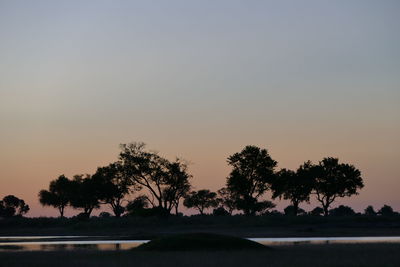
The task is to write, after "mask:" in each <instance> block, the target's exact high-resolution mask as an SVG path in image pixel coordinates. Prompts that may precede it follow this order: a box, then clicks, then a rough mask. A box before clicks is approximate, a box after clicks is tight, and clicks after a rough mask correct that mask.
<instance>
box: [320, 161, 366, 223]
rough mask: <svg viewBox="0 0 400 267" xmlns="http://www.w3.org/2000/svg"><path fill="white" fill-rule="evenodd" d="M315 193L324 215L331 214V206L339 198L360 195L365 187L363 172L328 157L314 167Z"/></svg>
mask: <svg viewBox="0 0 400 267" xmlns="http://www.w3.org/2000/svg"><path fill="white" fill-rule="evenodd" d="M314 171H315V182H314V190H313V191H314V193H315V194H316V196H317V200H318V201H319V202H320V203H321V205H322V209H323V210H324V215H325V216H327V215H328V213H329V206H330V205H331V204H332V203H333V202H334V201H335V200H336V198H338V197H349V196H352V195H356V194H358V190H359V189H361V188H363V187H364V184H363V179H362V177H361V172H360V171H359V170H358V169H356V168H355V167H354V166H353V165H350V164H345V163H339V159H337V158H331V157H327V158H324V159H323V160H322V161H320V162H319V164H318V165H316V166H315V167H314Z"/></svg>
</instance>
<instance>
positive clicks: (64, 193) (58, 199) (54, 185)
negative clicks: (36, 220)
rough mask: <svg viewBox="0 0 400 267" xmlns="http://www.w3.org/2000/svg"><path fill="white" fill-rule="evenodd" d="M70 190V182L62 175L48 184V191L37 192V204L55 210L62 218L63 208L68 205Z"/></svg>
mask: <svg viewBox="0 0 400 267" xmlns="http://www.w3.org/2000/svg"><path fill="white" fill-rule="evenodd" d="M71 188H72V183H71V181H70V180H69V179H68V178H67V177H65V176H64V175H61V176H59V177H58V178H57V179H56V180H53V181H51V182H50V185H49V190H41V191H40V192H39V202H40V203H41V204H42V205H43V206H52V207H54V208H57V209H58V211H59V212H60V216H61V217H64V211H65V208H66V207H67V206H68V205H69V203H70V198H71Z"/></svg>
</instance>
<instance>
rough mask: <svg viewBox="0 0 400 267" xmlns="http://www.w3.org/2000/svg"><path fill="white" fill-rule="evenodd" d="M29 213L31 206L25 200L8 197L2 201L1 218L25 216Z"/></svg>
mask: <svg viewBox="0 0 400 267" xmlns="http://www.w3.org/2000/svg"><path fill="white" fill-rule="evenodd" d="M28 211H29V205H27V204H25V201H24V200H23V199H20V198H18V197H16V196H14V195H8V196H5V197H4V198H3V200H1V201H0V217H13V216H23V215H24V214H26V213H27V212H28Z"/></svg>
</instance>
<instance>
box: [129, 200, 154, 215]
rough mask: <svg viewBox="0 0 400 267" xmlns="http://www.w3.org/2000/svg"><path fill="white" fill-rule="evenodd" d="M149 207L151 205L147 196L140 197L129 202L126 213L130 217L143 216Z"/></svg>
mask: <svg viewBox="0 0 400 267" xmlns="http://www.w3.org/2000/svg"><path fill="white" fill-rule="evenodd" d="M149 206H150V203H149V200H148V198H147V196H145V195H140V196H138V197H136V198H135V199H133V200H131V201H129V202H128V205H126V211H127V212H128V214H129V215H133V216H135V215H142V214H144V213H145V209H148V208H149Z"/></svg>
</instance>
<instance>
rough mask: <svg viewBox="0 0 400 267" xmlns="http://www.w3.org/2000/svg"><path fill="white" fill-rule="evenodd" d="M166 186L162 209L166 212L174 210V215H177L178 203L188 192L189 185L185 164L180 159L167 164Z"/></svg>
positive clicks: (189, 176) (188, 175)
mask: <svg viewBox="0 0 400 267" xmlns="http://www.w3.org/2000/svg"><path fill="white" fill-rule="evenodd" d="M167 172H168V175H167V181H166V182H167V184H169V186H167V187H166V188H165V189H164V207H166V209H167V210H169V211H170V210H171V209H172V208H173V207H174V208H175V214H176V215H178V213H179V211H178V208H179V202H180V200H181V199H182V198H184V197H185V196H186V195H187V194H188V193H189V191H190V188H191V185H190V183H189V179H190V178H191V175H190V174H188V172H187V164H186V163H184V162H182V161H181V160H180V159H176V160H175V161H174V162H169V163H168V167H167Z"/></svg>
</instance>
